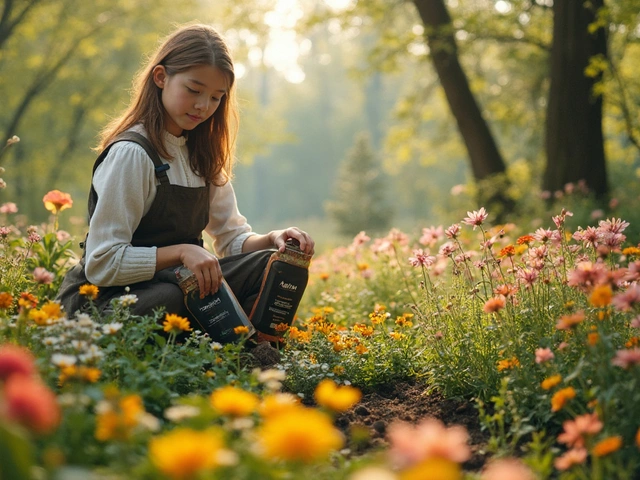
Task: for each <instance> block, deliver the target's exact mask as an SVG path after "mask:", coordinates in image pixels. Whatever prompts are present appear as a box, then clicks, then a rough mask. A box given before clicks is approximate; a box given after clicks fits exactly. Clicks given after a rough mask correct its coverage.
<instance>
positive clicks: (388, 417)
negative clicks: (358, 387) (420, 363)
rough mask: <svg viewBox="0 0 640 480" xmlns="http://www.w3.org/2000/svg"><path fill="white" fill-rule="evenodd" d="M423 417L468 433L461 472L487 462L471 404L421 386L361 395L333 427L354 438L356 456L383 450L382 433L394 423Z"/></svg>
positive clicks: (483, 434) (485, 438)
mask: <svg viewBox="0 0 640 480" xmlns="http://www.w3.org/2000/svg"><path fill="white" fill-rule="evenodd" d="M425 417H435V418H437V419H438V420H440V421H442V422H443V423H444V424H445V425H447V426H452V425H462V426H463V427H465V428H466V429H467V431H468V432H469V444H470V447H471V452H472V456H471V458H470V459H469V460H468V461H467V462H465V463H464V464H463V468H464V469H465V470H479V469H480V468H482V466H483V465H484V463H485V461H486V460H487V458H486V454H485V453H484V447H485V446H486V442H487V441H488V439H489V435H488V434H487V433H486V432H483V431H482V430H481V428H480V421H479V419H478V412H477V410H476V408H475V406H474V404H473V403H472V402H469V401H464V400H454V399H447V398H444V397H443V396H442V395H440V394H438V393H434V392H430V391H429V390H428V389H427V387H426V386H425V385H421V384H417V383H405V382H401V383H397V384H394V385H389V386H386V387H384V388H378V389H377V390H376V391H374V392H371V393H367V394H364V395H363V396H362V400H361V401H360V402H359V403H358V404H357V405H356V406H355V407H354V408H352V409H351V410H349V411H347V412H345V413H343V414H342V415H340V416H339V417H338V418H337V420H336V424H337V426H338V427H339V428H341V429H342V430H343V431H344V432H345V433H346V434H347V435H348V436H349V437H350V438H354V437H355V436H357V437H358V441H357V445H358V448H357V452H354V453H357V454H360V453H365V452H367V451H370V450H376V449H379V448H383V447H386V446H387V440H386V430H387V427H388V426H389V425H390V424H391V423H393V422H394V421H398V420H399V421H404V422H409V423H411V424H417V423H418V422H419V421H420V420H421V419H423V418H425ZM363 432H367V433H368V435H367V434H363Z"/></svg>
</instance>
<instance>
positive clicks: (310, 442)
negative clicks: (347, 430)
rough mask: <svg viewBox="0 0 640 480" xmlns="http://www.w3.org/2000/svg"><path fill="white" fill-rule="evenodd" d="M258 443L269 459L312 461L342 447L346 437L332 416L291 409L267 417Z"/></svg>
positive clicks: (304, 409)
mask: <svg viewBox="0 0 640 480" xmlns="http://www.w3.org/2000/svg"><path fill="white" fill-rule="evenodd" d="M257 437H258V445H259V447H260V449H261V451H262V454H263V455H264V456H265V457H266V458H269V459H273V460H285V461H299V462H303V463H312V462H315V461H317V460H320V459H323V458H326V457H327V455H329V453H330V452H332V451H335V450H337V449H339V448H341V447H342V445H343V443H344V438H343V436H342V434H341V433H340V431H339V430H338V429H336V428H335V427H334V426H333V423H332V420H331V417H329V416H328V415H326V414H324V413H323V412H320V411H318V410H315V409H311V408H303V407H297V408H290V409H287V410H286V411H285V412H283V413H281V414H276V415H273V416H271V417H268V418H266V419H265V421H264V423H263V424H262V426H261V427H260V428H259V429H258V431H257Z"/></svg>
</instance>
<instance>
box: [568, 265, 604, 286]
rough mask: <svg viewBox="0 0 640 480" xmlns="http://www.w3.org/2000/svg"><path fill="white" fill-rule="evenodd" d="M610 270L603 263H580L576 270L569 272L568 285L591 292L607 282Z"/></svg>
mask: <svg viewBox="0 0 640 480" xmlns="http://www.w3.org/2000/svg"><path fill="white" fill-rule="evenodd" d="M607 276H608V270H607V267H606V266H605V265H604V264H602V263H592V262H580V263H578V264H577V265H576V268H575V270H572V271H571V272H569V275H568V283H569V285H570V286H571V287H579V288H580V289H581V290H589V289H591V288H592V287H595V286H596V285H600V284H602V283H604V282H605V281H606V280H607Z"/></svg>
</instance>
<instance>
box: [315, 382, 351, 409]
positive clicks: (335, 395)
mask: <svg viewBox="0 0 640 480" xmlns="http://www.w3.org/2000/svg"><path fill="white" fill-rule="evenodd" d="M313 395H314V397H315V399H316V402H318V405H321V406H323V407H326V408H329V409H331V410H333V411H334V412H344V411H345V410H349V409H350V408H351V407H353V406H354V405H355V404H356V403H358V402H359V401H360V398H362V392H361V391H360V390H358V389H357V388H354V387H351V386H348V385H344V386H338V385H336V383H335V382H334V381H333V380H329V379H325V380H323V381H321V382H320V383H319V384H318V386H317V387H316V390H315V392H314V394H313Z"/></svg>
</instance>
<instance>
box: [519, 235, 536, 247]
mask: <svg viewBox="0 0 640 480" xmlns="http://www.w3.org/2000/svg"><path fill="white" fill-rule="evenodd" d="M534 240H535V239H534V238H533V236H532V235H523V236H521V237H519V238H518V240H516V243H517V244H518V245H528V244H530V243H531V242H533V241H534Z"/></svg>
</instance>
